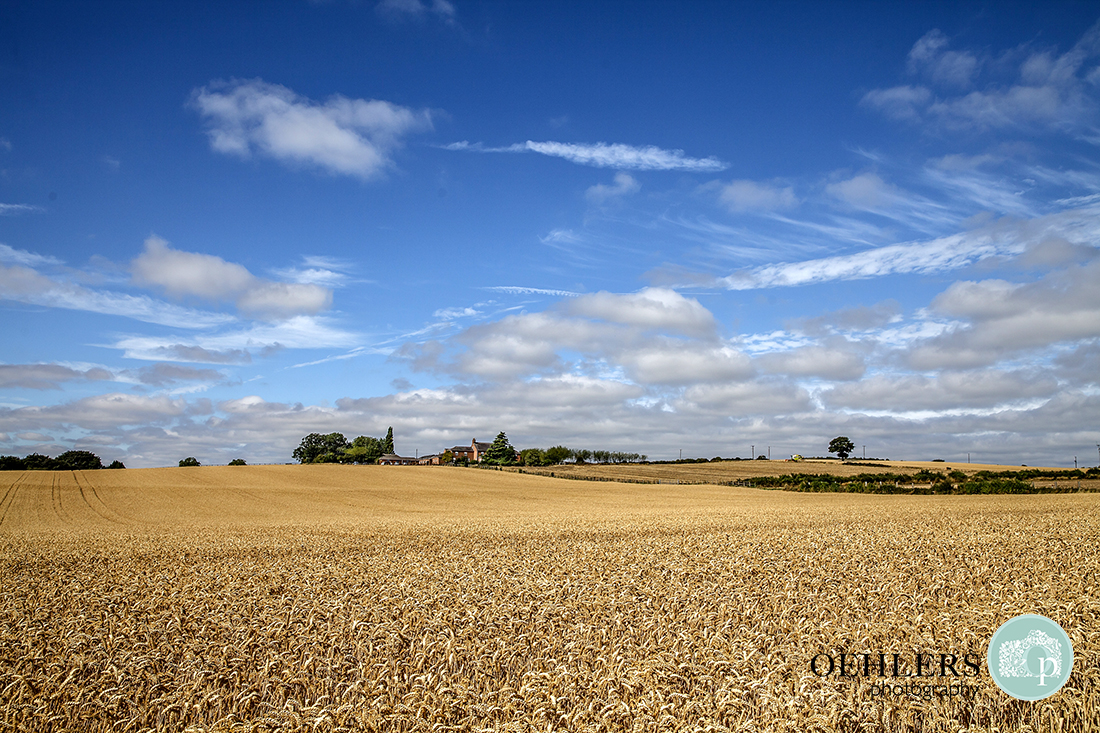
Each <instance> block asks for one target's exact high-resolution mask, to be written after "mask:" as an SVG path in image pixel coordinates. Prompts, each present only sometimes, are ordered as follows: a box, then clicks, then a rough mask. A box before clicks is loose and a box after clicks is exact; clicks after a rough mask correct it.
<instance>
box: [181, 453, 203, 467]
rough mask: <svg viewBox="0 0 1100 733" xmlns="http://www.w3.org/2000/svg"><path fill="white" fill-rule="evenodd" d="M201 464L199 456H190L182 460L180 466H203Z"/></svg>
mask: <svg viewBox="0 0 1100 733" xmlns="http://www.w3.org/2000/svg"><path fill="white" fill-rule="evenodd" d="M201 465H202V464H201V463H199V460H198V459H197V458H195V457H194V456H188V457H187V458H184V459H183V460H182V461H180V468H184V467H185V466H201Z"/></svg>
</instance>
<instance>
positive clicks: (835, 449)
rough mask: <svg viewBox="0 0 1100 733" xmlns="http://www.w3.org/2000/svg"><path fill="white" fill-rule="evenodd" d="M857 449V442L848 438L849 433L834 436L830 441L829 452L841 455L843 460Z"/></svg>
mask: <svg viewBox="0 0 1100 733" xmlns="http://www.w3.org/2000/svg"><path fill="white" fill-rule="evenodd" d="M855 449H856V444H855V443H853V442H852V441H850V440H848V436H847V435H841V436H838V437H836V438H833V440H832V442H830V443H829V452H830V453H836V454H837V455H838V456H840V459H841V460H845V459H846V458H848V456H849V455H851V453H852V451H854V450H855Z"/></svg>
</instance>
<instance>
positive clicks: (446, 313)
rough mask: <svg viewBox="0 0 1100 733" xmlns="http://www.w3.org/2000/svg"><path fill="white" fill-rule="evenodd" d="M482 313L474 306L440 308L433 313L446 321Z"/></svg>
mask: <svg viewBox="0 0 1100 733" xmlns="http://www.w3.org/2000/svg"><path fill="white" fill-rule="evenodd" d="M477 315H481V311H479V310H475V309H474V308H470V307H468V306H467V307H465V308H440V309H439V310H437V311H436V312H435V313H433V314H432V316H433V317H435V318H441V319H443V320H444V321H453V320H454V319H456V318H469V317H470V316H477Z"/></svg>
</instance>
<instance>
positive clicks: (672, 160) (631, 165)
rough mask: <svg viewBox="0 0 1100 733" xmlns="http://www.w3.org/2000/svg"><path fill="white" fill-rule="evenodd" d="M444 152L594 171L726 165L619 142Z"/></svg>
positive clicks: (471, 146)
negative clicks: (555, 162)
mask: <svg viewBox="0 0 1100 733" xmlns="http://www.w3.org/2000/svg"><path fill="white" fill-rule="evenodd" d="M442 147H443V148H444V149H445V150H469V151H473V152H479V153H526V152H532V153H541V154H542V155H549V156H551V157H554V158H564V159H565V160H568V161H569V162H571V163H576V164H577V165H587V166H592V167H594V168H616V169H618V170H638V171H696V172H713V171H721V170H725V169H726V168H727V167H728V166H727V164H726V163H723V162H722V161H720V160H718V159H717V158H714V157H708V158H691V157H688V156H686V155H685V154H684V151H683V150H666V149H664V148H659V147H657V146H655V145H646V146H642V147H637V146H634V145H624V144H622V143H603V142H600V143H595V144H591V143H562V142H553V141H547V142H535V141H533V140H528V141H527V142H524V143H516V144H515V145H508V146H506V147H497V148H493V147H486V146H484V145H482V144H481V143H470V142H466V141H462V142H457V143H450V144H449V145H444V146H442Z"/></svg>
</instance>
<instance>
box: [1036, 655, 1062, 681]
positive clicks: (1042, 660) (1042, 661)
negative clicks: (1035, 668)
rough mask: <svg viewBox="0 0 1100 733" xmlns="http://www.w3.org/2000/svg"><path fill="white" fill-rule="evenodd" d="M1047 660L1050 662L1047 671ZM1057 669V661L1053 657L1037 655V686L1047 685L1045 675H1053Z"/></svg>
mask: <svg viewBox="0 0 1100 733" xmlns="http://www.w3.org/2000/svg"><path fill="white" fill-rule="evenodd" d="M1047 662H1050V671H1049V672H1048V671H1047ZM1057 671H1058V663H1057V662H1056V661H1054V657H1039V687H1046V686H1047V677H1053V676H1054V675H1055V673H1057Z"/></svg>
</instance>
